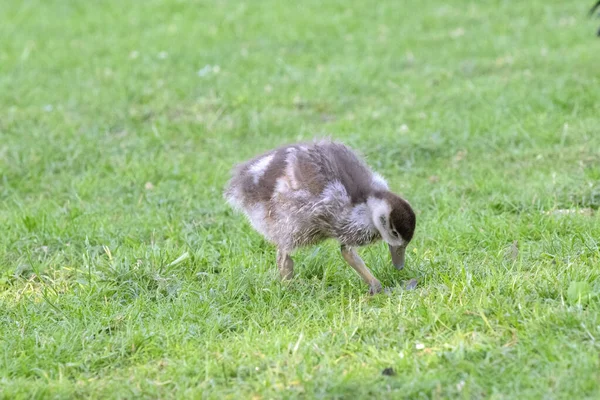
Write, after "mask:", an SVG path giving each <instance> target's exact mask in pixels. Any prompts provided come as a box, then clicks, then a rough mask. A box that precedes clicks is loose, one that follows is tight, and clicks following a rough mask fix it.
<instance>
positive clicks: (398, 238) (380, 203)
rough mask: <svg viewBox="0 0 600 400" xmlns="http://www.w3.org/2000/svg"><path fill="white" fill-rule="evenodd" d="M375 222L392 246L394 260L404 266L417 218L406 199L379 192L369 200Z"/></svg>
mask: <svg viewBox="0 0 600 400" xmlns="http://www.w3.org/2000/svg"><path fill="white" fill-rule="evenodd" d="M368 205H369V208H370V210H371V218H372V220H373V224H374V225H375V227H376V228H377V230H378V231H379V233H380V234H381V237H382V239H383V240H384V241H385V242H386V243H387V244H388V245H389V246H390V252H391V254H392V262H393V263H394V266H395V267H396V268H398V269H402V268H404V253H405V251H406V246H408V243H410V241H411V240H412V238H413V234H414V233H415V226H416V222H417V219H416V217H415V213H414V211H413V209H412V207H411V206H410V204H408V202H407V201H406V200H404V199H403V198H401V197H400V196H397V195H395V194H393V193H391V192H378V193H376V194H375V195H374V196H372V197H370V198H369V200H368Z"/></svg>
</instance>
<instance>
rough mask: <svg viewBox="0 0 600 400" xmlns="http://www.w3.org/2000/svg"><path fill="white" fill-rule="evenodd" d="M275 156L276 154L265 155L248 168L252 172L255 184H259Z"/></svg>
mask: <svg viewBox="0 0 600 400" xmlns="http://www.w3.org/2000/svg"><path fill="white" fill-rule="evenodd" d="M273 157H275V154H269V155H268V156H264V157H262V158H260V159H258V160H257V161H255V162H254V164H252V165H251V166H250V168H249V169H248V171H249V172H250V173H251V174H252V177H253V179H254V184H255V185H258V181H259V180H260V178H261V177H262V176H263V175H264V174H265V171H266V170H267V167H268V166H269V164H270V163H271V161H273Z"/></svg>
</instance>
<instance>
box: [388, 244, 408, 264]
mask: <svg viewBox="0 0 600 400" xmlns="http://www.w3.org/2000/svg"><path fill="white" fill-rule="evenodd" d="M388 246H389V247H390V253H391V254H392V263H393V264H394V267H396V269H397V270H401V269H402V268H404V253H405V252H406V246H392V245H388Z"/></svg>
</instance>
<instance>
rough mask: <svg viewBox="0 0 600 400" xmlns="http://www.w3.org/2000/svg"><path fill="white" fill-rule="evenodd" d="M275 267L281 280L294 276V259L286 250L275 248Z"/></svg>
mask: <svg viewBox="0 0 600 400" xmlns="http://www.w3.org/2000/svg"><path fill="white" fill-rule="evenodd" d="M277 268H279V274H280V275H281V279H282V280H284V281H288V280H290V279H292V278H293V277H294V261H293V260H292V258H291V257H290V255H289V253H288V252H287V251H284V250H281V249H278V250H277Z"/></svg>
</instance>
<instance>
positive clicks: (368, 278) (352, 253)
mask: <svg viewBox="0 0 600 400" xmlns="http://www.w3.org/2000/svg"><path fill="white" fill-rule="evenodd" d="M341 250H342V257H344V260H346V262H347V263H348V264H350V266H351V267H352V268H354V270H355V271H356V272H357V273H358V275H360V277H361V278H363V280H364V281H365V282H366V283H367V285H369V293H370V294H375V293H379V292H381V290H382V289H383V288H382V286H381V283H380V282H379V281H378V280H377V278H375V277H374V276H373V274H372V273H371V271H369V269H368V268H367V266H366V265H365V263H364V261H363V260H362V258H360V256H359V255H358V253H357V252H356V250H354V249H353V248H352V247H350V246H346V245H342V249H341Z"/></svg>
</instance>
